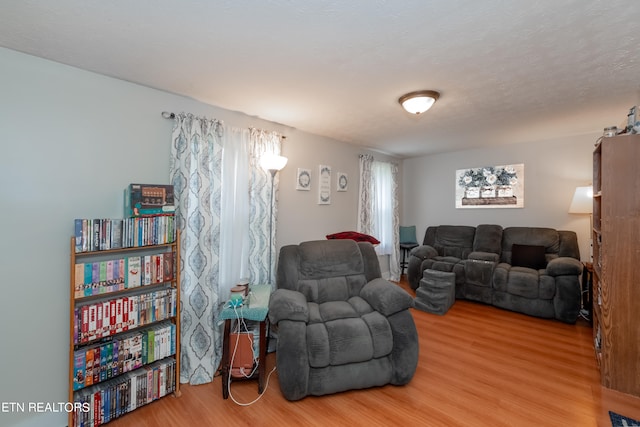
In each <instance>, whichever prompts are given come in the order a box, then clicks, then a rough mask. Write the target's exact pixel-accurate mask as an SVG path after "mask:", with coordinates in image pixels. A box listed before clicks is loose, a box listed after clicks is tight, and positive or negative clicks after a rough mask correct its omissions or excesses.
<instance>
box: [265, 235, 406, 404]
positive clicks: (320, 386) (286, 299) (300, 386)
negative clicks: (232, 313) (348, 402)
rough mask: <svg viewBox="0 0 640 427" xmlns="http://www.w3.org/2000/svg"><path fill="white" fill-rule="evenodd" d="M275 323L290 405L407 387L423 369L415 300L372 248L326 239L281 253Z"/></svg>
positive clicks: (278, 362) (284, 389) (271, 304)
mask: <svg viewBox="0 0 640 427" xmlns="http://www.w3.org/2000/svg"><path fill="white" fill-rule="evenodd" d="M276 284H277V287H278V289H277V290H276V291H275V292H274V293H273V294H272V295H271V300H270V302H269V320H270V321H271V324H272V325H274V326H275V328H276V330H277V336H278V340H277V346H276V365H277V368H278V377H279V382H280V389H281V391H282V394H283V395H284V397H285V398H286V399H288V400H299V399H302V398H303V397H305V396H307V395H316V396H318V395H325V394H330V393H337V392H341V391H346V390H350V389H362V388H368V387H374V386H382V385H385V384H395V385H403V384H407V383H408V382H409V381H410V380H411V379H412V378H413V375H414V373H415V370H416V367H417V364H418V334H417V330H416V327H415V323H414V321H413V317H412V316H411V313H410V311H409V308H410V307H411V306H412V305H413V298H412V297H411V296H410V295H409V294H408V293H407V292H405V291H404V290H403V289H402V288H400V287H398V286H397V285H395V284H393V283H391V282H388V281H387V280H384V279H382V278H381V275H380V265H379V263H378V258H377V256H376V253H375V250H374V248H373V246H372V245H371V244H370V243H364V242H359V243H356V242H355V241H353V240H322V241H320V240H319V241H311V242H303V243H301V244H300V245H289V246H285V247H283V248H282V249H281V250H280V258H279V260H278V270H277V279H276Z"/></svg>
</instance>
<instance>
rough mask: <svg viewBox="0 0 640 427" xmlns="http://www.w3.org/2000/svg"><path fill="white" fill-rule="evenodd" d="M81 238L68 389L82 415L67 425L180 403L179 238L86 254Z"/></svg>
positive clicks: (74, 251) (74, 272)
mask: <svg viewBox="0 0 640 427" xmlns="http://www.w3.org/2000/svg"><path fill="white" fill-rule="evenodd" d="M109 221H111V220H109ZM125 221H126V220H125ZM77 230H78V229H77V228H76V236H74V237H72V238H71V244H70V254H71V255H70V314H69V384H68V386H69V402H74V405H75V406H74V408H77V410H76V411H75V412H73V413H70V414H69V424H68V425H69V426H79V425H85V426H87V425H88V426H94V425H101V424H104V423H107V422H109V421H112V420H114V419H116V418H118V417H120V416H122V415H125V414H126V413H128V412H131V411H133V410H135V409H136V408H138V407H140V406H142V405H145V404H147V403H150V402H152V401H154V400H157V399H159V398H161V397H164V396H167V395H170V394H173V395H174V396H176V397H177V396H180V316H179V313H180V276H179V271H180V268H179V266H180V234H179V232H178V231H173V230H170V232H169V238H168V241H166V242H165V241H164V240H163V239H165V238H166V237H167V230H164V231H161V232H162V233H163V234H164V236H163V238H162V239H158V240H161V241H163V243H160V244H153V245H149V244H145V245H141V246H133V247H116V248H110V249H104V250H85V251H82V250H81V249H80V250H79V248H81V246H79V240H78V237H77V236H78V234H77ZM155 232H156V230H154V232H153V233H155ZM174 236H175V238H174ZM123 239H124V237H123ZM108 246H110V245H108ZM123 246H124V245H123Z"/></svg>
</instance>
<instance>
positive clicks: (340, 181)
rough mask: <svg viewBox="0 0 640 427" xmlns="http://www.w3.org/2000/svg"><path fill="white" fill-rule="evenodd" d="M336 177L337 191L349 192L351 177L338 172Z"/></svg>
mask: <svg viewBox="0 0 640 427" xmlns="http://www.w3.org/2000/svg"><path fill="white" fill-rule="evenodd" d="M336 175H337V178H336V187H337V188H336V190H337V191H347V188H349V177H348V176H347V174H346V173H344V172H337V173H336Z"/></svg>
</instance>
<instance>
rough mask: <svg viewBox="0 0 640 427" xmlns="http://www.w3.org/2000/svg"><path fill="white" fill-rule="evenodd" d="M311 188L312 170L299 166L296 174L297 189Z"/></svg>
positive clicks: (305, 189) (307, 189)
mask: <svg viewBox="0 0 640 427" xmlns="http://www.w3.org/2000/svg"><path fill="white" fill-rule="evenodd" d="M310 189H311V170H310V169H302V168H298V173H297V175H296V190H302V191H309V190H310Z"/></svg>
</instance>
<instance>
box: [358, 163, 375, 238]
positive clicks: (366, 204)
mask: <svg viewBox="0 0 640 427" xmlns="http://www.w3.org/2000/svg"><path fill="white" fill-rule="evenodd" d="M372 164H373V156H372V155H370V154H361V155H360V187H359V197H358V231H359V232H360V233H365V234H370V235H373V227H374V224H373V203H372V199H373V194H372V185H373V180H372V178H371V165H372Z"/></svg>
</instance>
